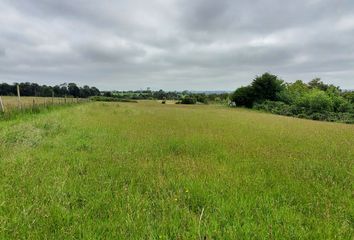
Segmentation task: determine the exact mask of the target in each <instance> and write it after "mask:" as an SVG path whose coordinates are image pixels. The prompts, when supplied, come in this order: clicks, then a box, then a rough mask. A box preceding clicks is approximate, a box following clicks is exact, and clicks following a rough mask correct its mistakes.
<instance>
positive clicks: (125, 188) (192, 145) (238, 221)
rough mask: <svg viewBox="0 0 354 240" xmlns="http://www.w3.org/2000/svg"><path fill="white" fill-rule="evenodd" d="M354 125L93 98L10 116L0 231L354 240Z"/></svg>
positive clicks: (1, 153)
mask: <svg viewBox="0 0 354 240" xmlns="http://www.w3.org/2000/svg"><path fill="white" fill-rule="evenodd" d="M353 163H354V125H345V124H339V123H328V122H317V121H311V120H304V119H295V118H290V117H284V116H277V115H271V114H266V113H259V112H255V111H251V110H245V109H231V108H227V107H225V106H218V105H189V106H185V105H177V104H161V103H158V102H155V101H140V102H139V103H114V102H112V103H103V102H91V103H83V104H79V105H73V106H72V107H68V108H59V109H57V110H51V111H49V110H48V111H43V112H41V113H39V114H24V115H23V116H22V117H21V118H16V119H10V120H6V121H0V172H1V175H0V239H353V236H354V201H353V190H354V189H353V183H354V181H353V180H354V179H353V174H354V168H353V166H354V165H353Z"/></svg>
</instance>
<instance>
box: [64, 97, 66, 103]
mask: <svg viewBox="0 0 354 240" xmlns="http://www.w3.org/2000/svg"><path fill="white" fill-rule="evenodd" d="M64 103H65V104H66V95H65V96H64Z"/></svg>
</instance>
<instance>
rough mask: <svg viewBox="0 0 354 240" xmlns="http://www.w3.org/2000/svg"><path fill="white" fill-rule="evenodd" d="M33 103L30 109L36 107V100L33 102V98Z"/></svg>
mask: <svg viewBox="0 0 354 240" xmlns="http://www.w3.org/2000/svg"><path fill="white" fill-rule="evenodd" d="M32 101H33V103H32V109H34V107H35V105H36V100H34V98H33V100H32Z"/></svg>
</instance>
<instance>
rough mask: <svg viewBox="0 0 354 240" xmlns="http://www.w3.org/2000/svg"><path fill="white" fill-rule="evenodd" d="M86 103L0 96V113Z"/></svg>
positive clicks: (82, 100) (63, 98) (72, 99)
mask: <svg viewBox="0 0 354 240" xmlns="http://www.w3.org/2000/svg"><path fill="white" fill-rule="evenodd" d="M75 99H76V100H75ZM88 101H90V100H89V99H88V98H68V97H51V101H48V98H47V97H23V96H20V97H19V96H17V97H15V96H13V97H11V96H0V113H1V112H2V113H5V112H6V113H7V112H12V111H16V110H26V109H36V108H39V107H48V106H54V105H69V104H76V103H81V102H88Z"/></svg>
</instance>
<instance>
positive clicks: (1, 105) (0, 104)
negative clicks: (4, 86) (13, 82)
mask: <svg viewBox="0 0 354 240" xmlns="http://www.w3.org/2000/svg"><path fill="white" fill-rule="evenodd" d="M0 111H1V112H5V107H4V103H3V102H2V98H1V96H0Z"/></svg>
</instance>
